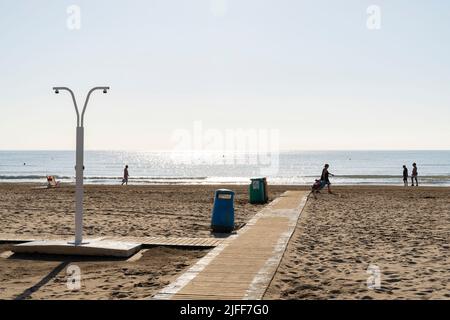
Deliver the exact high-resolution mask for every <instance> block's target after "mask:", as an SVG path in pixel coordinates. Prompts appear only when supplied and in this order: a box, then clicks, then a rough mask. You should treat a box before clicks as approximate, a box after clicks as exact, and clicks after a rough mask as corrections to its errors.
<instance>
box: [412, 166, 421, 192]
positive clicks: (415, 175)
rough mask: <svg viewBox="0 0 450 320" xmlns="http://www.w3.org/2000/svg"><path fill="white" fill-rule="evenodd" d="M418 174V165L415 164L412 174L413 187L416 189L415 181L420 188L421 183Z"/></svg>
mask: <svg viewBox="0 0 450 320" xmlns="http://www.w3.org/2000/svg"><path fill="white" fill-rule="evenodd" d="M417 176H418V172H417V164H416V163H415V162H414V163H413V170H412V173H411V186H413V187H414V181H416V186H417V187H418V186H419V181H418V180H417Z"/></svg>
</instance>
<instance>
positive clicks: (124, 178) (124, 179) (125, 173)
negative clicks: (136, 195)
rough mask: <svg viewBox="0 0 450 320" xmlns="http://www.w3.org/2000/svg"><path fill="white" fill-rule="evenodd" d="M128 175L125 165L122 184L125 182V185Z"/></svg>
mask: <svg viewBox="0 0 450 320" xmlns="http://www.w3.org/2000/svg"><path fill="white" fill-rule="evenodd" d="M128 177H129V174H128V165H126V166H125V169H123V179H122V185H123V184H124V183H126V185H128Z"/></svg>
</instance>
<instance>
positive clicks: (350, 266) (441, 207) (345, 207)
mask: <svg viewBox="0 0 450 320" xmlns="http://www.w3.org/2000/svg"><path fill="white" fill-rule="evenodd" d="M335 191H336V194H334V195H330V194H327V193H326V192H322V193H321V194H320V195H319V197H318V200H314V199H313V198H310V199H309V201H308V202H307V205H306V207H305V209H304V211H303V212H302V215H301V217H300V220H299V223H298V225H297V228H296V231H295V233H294V234H293V236H292V238H291V240H290V242H289V245H288V247H287V250H286V253H285V255H284V257H283V259H282V262H281V264H280V267H279V269H278V272H277V274H276V276H275V277H274V279H273V281H272V283H271V286H270V287H269V289H268V291H267V293H266V295H265V298H266V299H449V298H450V282H449V279H450V263H449V262H450V259H449V252H450V250H449V249H450V247H449V246H450V245H449V243H450V189H449V188H422V187H420V188H416V189H415V188H406V189H404V188H402V187H397V188H396V187H341V188H336V189H335ZM369 266H372V268H371V270H375V269H373V268H378V270H379V271H380V273H379V274H380V288H379V289H376V288H374V289H373V290H372V289H368V286H367V280H368V278H369V277H370V276H371V275H374V274H373V273H367V270H368V268H369ZM371 283H373V282H371Z"/></svg>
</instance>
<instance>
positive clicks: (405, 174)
mask: <svg viewBox="0 0 450 320" xmlns="http://www.w3.org/2000/svg"><path fill="white" fill-rule="evenodd" d="M403 184H404V185H405V187H407V186H408V168H407V167H406V166H405V165H403Z"/></svg>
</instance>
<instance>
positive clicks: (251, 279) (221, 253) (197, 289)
mask: <svg viewBox="0 0 450 320" xmlns="http://www.w3.org/2000/svg"><path fill="white" fill-rule="evenodd" d="M308 194H309V192H306V191H287V192H285V193H284V194H283V195H281V196H280V197H279V198H277V199H275V200H274V201H273V202H272V203H271V204H269V205H268V206H267V207H265V208H264V209H263V210H261V211H260V212H259V213H258V214H256V215H255V217H254V218H253V219H251V220H250V221H249V223H248V224H247V225H246V226H245V227H244V228H242V229H241V230H240V231H239V232H238V234H237V235H234V236H231V237H230V238H228V239H226V240H224V241H223V242H222V243H220V244H219V245H218V246H217V247H216V248H215V249H213V250H211V251H210V252H209V253H208V254H207V255H206V256H205V257H203V258H202V259H200V260H199V261H198V262H197V263H196V264H195V265H194V266H192V267H191V268H190V269H189V270H188V271H186V272H185V273H184V274H182V275H181V276H180V277H179V278H178V279H177V280H175V282H173V283H172V284H170V285H169V286H167V287H165V288H164V289H163V290H161V291H160V292H159V293H158V294H156V295H155V296H154V297H153V299H199V300H205V299H214V300H221V299H232V300H238V299H239V300H240V299H262V297H263V296H264V293H265V291H266V290H267V287H268V286H269V284H270V282H271V280H272V278H273V276H274V274H275V272H276V270H277V268H278V265H279V263H280V261H281V258H282V257H283V254H284V251H285V250H286V247H287V244H288V242H289V239H290V237H291V236H292V233H293V232H294V229H295V226H296V225H297V220H298V218H299V216H300V213H301V211H302V210H303V207H304V205H305V204H306V200H307V197H308Z"/></svg>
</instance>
